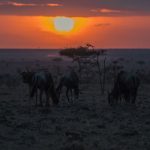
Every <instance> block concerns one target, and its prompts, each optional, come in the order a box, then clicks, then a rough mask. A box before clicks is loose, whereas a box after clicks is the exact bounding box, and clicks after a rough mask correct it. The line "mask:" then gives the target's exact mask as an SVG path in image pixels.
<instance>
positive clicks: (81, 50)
mask: <svg viewBox="0 0 150 150" xmlns="http://www.w3.org/2000/svg"><path fill="white" fill-rule="evenodd" d="M105 54H106V50H96V49H95V48H94V46H93V45H91V44H86V45H85V46H80V47H77V48H67V49H63V50H61V51H60V55H62V56H68V57H70V58H72V60H73V62H77V64H78V71H79V74H80V77H81V73H82V70H83V68H85V66H86V65H87V64H88V65H89V66H92V67H96V68H97V69H96V70H97V71H96V73H98V78H99V84H100V87H101V93H102V94H104V93H105V82H106V56H105V57H104V59H100V57H101V56H104V55H105Z"/></svg>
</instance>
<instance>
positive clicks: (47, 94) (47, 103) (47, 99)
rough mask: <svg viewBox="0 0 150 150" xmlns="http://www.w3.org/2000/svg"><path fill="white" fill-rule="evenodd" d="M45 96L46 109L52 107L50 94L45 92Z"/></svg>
mask: <svg viewBox="0 0 150 150" xmlns="http://www.w3.org/2000/svg"><path fill="white" fill-rule="evenodd" d="M45 95H46V107H48V106H50V104H49V92H48V91H45Z"/></svg>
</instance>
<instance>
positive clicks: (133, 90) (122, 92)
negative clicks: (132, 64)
mask: <svg viewBox="0 0 150 150" xmlns="http://www.w3.org/2000/svg"><path fill="white" fill-rule="evenodd" d="M139 85H140V79H139V77H138V75H137V74H134V75H130V74H129V73H127V72H125V71H120V72H119V73H118V75H117V79H116V81H115V83H114V87H113V89H112V91H111V93H109V94H108V102H109V104H113V103H118V101H121V100H122V99H124V100H125V102H127V103H133V104H134V103H135V102H136V97H137V91H138V88H139Z"/></svg>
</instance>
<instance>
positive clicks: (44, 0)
mask: <svg viewBox="0 0 150 150" xmlns="http://www.w3.org/2000/svg"><path fill="white" fill-rule="evenodd" d="M85 43H91V44H93V45H95V46H96V47H97V48H150V0H14V1H12V0H9V1H7V0H0V48H64V47H72V46H79V45H83V44H85Z"/></svg>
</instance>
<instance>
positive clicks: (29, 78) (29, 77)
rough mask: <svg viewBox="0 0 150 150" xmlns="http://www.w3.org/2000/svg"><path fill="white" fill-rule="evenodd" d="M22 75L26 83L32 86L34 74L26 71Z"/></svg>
mask: <svg viewBox="0 0 150 150" xmlns="http://www.w3.org/2000/svg"><path fill="white" fill-rule="evenodd" d="M20 74H21V76H22V80H23V82H24V83H27V84H31V82H32V77H33V75H34V72H31V71H24V72H21V73H20Z"/></svg>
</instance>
